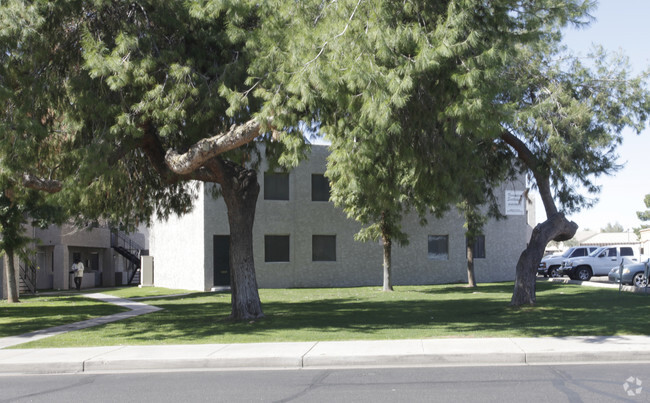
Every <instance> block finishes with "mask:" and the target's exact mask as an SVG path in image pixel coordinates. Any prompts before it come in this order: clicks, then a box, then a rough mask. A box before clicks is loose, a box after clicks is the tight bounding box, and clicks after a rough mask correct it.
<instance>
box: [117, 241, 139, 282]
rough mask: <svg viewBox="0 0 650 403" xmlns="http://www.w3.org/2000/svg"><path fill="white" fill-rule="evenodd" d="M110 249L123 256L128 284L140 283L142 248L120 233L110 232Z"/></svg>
mask: <svg viewBox="0 0 650 403" xmlns="http://www.w3.org/2000/svg"><path fill="white" fill-rule="evenodd" d="M111 248H113V249H115V251H116V252H117V253H119V254H120V255H122V256H124V257H125V258H126V260H127V262H128V267H127V272H128V273H130V274H129V281H128V284H133V282H134V281H135V284H138V283H140V256H141V254H142V251H143V250H144V248H143V247H142V246H140V245H138V244H137V243H136V242H135V241H133V240H132V239H131V238H129V237H128V236H127V235H126V234H125V233H123V232H121V231H116V230H113V231H111Z"/></svg>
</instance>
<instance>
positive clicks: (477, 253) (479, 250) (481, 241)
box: [467, 235, 485, 259]
mask: <svg viewBox="0 0 650 403" xmlns="http://www.w3.org/2000/svg"><path fill="white" fill-rule="evenodd" d="M467 243H468V244H469V240H467ZM474 259H485V235H477V236H476V238H475V239H474Z"/></svg>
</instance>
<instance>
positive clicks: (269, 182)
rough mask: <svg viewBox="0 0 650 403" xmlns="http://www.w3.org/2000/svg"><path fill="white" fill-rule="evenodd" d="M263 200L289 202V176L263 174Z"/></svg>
mask: <svg viewBox="0 0 650 403" xmlns="http://www.w3.org/2000/svg"><path fill="white" fill-rule="evenodd" d="M264 200H289V174H287V173H273V172H265V173H264Z"/></svg>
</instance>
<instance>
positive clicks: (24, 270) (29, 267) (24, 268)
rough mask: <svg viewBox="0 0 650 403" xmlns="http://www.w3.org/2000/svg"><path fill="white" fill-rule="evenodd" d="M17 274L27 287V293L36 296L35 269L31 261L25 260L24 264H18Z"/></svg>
mask: <svg viewBox="0 0 650 403" xmlns="http://www.w3.org/2000/svg"><path fill="white" fill-rule="evenodd" d="M18 268H19V272H20V279H21V280H22V282H23V284H25V286H26V287H27V289H28V290H29V292H31V293H32V294H36V273H37V270H38V269H37V268H36V265H35V264H34V262H32V261H31V260H27V261H26V262H24V263H22V262H21V263H19V264H18Z"/></svg>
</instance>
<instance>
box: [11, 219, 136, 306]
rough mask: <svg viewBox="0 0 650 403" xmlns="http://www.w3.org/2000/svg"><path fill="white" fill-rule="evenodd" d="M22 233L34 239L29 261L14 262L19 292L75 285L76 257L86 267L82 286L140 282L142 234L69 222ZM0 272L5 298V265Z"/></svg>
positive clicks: (28, 228)
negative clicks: (73, 274)
mask: <svg viewBox="0 0 650 403" xmlns="http://www.w3.org/2000/svg"><path fill="white" fill-rule="evenodd" d="M25 232H26V235H27V236H29V237H31V238H33V239H36V240H37V241H36V242H34V243H33V244H32V245H30V246H29V248H28V249H30V250H32V251H34V252H35V255H34V257H33V258H32V261H31V262H25V261H17V262H16V265H17V270H16V275H17V276H18V282H19V285H20V288H21V292H34V291H35V290H50V289H53V290H68V289H72V288H74V284H73V281H72V275H71V274H70V268H71V266H72V263H73V262H74V260H75V259H79V260H80V261H81V262H83V264H84V267H85V270H84V276H83V282H82V284H81V287H82V288H93V287H102V286H104V287H107V286H116V285H126V284H127V283H129V281H131V282H135V283H137V282H138V281H139V279H138V278H137V277H136V276H137V274H138V270H137V268H139V267H140V266H139V265H140V255H142V254H147V249H146V248H147V244H148V240H147V239H146V235H145V233H142V232H137V233H133V234H128V235H127V234H124V233H121V232H118V231H112V230H111V229H109V228H108V227H101V226H100V227H93V228H83V229H82V228H77V227H75V226H72V225H63V226H56V225H53V226H50V227H48V228H47V229H39V228H36V227H31V226H27V227H26V228H25ZM0 273H1V274H2V276H1V279H0V287H1V288H0V289H1V290H2V291H0V294H2V298H6V295H5V293H6V290H5V287H4V282H5V273H4V264H3V265H2V269H1V270H0ZM134 277H135V278H134Z"/></svg>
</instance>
